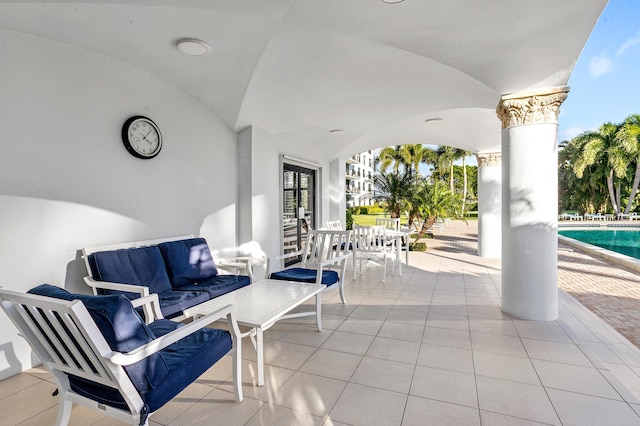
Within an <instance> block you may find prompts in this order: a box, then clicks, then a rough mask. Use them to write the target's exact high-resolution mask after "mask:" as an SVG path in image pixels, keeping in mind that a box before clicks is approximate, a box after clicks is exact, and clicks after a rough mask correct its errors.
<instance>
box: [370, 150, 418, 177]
mask: <svg viewBox="0 0 640 426" xmlns="http://www.w3.org/2000/svg"><path fill="white" fill-rule="evenodd" d="M409 157H410V154H409V151H408V150H407V149H406V148H405V146H404V145H396V146H395V147H393V146H388V147H386V148H382V149H381V150H380V152H379V153H378V160H379V162H380V171H381V172H386V171H387V169H388V168H389V166H391V165H392V164H393V171H394V172H396V173H398V171H399V170H400V166H406V165H407V164H409V163H410V162H411V159H410V158H409Z"/></svg>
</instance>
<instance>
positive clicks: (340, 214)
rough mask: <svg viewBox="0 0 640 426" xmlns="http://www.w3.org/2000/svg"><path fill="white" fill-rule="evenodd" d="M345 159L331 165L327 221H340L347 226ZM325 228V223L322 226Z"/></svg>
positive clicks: (336, 160)
mask: <svg viewBox="0 0 640 426" xmlns="http://www.w3.org/2000/svg"><path fill="white" fill-rule="evenodd" d="M345 179H346V175H345V159H344V158H341V157H338V158H335V159H334V160H333V161H331V163H330V164H329V185H330V188H329V196H330V199H329V218H328V219H327V220H339V221H340V223H342V226H344V225H345V219H346V210H347V204H346V200H345V194H346V183H345ZM322 226H324V223H323V224H322Z"/></svg>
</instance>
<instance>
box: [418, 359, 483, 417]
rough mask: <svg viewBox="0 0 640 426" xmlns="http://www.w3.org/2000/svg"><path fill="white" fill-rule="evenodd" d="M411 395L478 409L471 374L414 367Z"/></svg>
mask: <svg viewBox="0 0 640 426" xmlns="http://www.w3.org/2000/svg"><path fill="white" fill-rule="evenodd" d="M410 394H411V395H414V396H419V397H422V398H429V399H435V400H438V401H443V402H449V403H452V404H459V405H464V406H467V407H474V408H477V407H478V398H477V395H476V382H475V377H474V376H473V374H467V373H459V372H457V371H450V370H441V369H439V368H431V367H423V366H420V365H418V366H416V371H415V373H414V375H413V383H412V384H411V391H410Z"/></svg>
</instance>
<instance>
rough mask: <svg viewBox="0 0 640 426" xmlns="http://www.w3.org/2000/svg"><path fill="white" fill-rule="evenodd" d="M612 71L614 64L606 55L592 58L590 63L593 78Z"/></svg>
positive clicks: (590, 73) (590, 72)
mask: <svg viewBox="0 0 640 426" xmlns="http://www.w3.org/2000/svg"><path fill="white" fill-rule="evenodd" d="M611 71H613V62H611V59H609V58H607V57H606V56H605V55H600V56H596V57H594V58H591V61H590V62H589V75H591V77H593V78H597V77H600V76H601V75H603V74H606V73H609V72H611Z"/></svg>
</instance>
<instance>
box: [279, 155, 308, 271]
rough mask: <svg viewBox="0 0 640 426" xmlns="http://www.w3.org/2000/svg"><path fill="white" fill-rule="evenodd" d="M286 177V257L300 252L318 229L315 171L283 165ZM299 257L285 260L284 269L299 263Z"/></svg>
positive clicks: (284, 220)
mask: <svg viewBox="0 0 640 426" xmlns="http://www.w3.org/2000/svg"><path fill="white" fill-rule="evenodd" d="M283 169H284V175H283V180H282V181H283V183H284V185H283V197H282V199H283V202H284V203H283V204H284V206H283V218H282V236H283V238H282V241H283V254H287V253H295V252H296V251H298V250H300V248H301V247H302V244H303V242H304V241H305V239H306V237H307V232H308V230H309V229H313V227H315V226H316V223H315V221H316V218H315V212H314V208H315V205H316V190H315V188H316V187H315V181H316V171H315V170H312V169H307V168H305V167H300V166H294V165H292V164H284V167H283ZM300 260H301V259H300V257H299V256H294V255H292V256H291V257H289V258H285V265H287V266H288V265H291V264H293V263H296V262H298V261H300Z"/></svg>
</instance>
